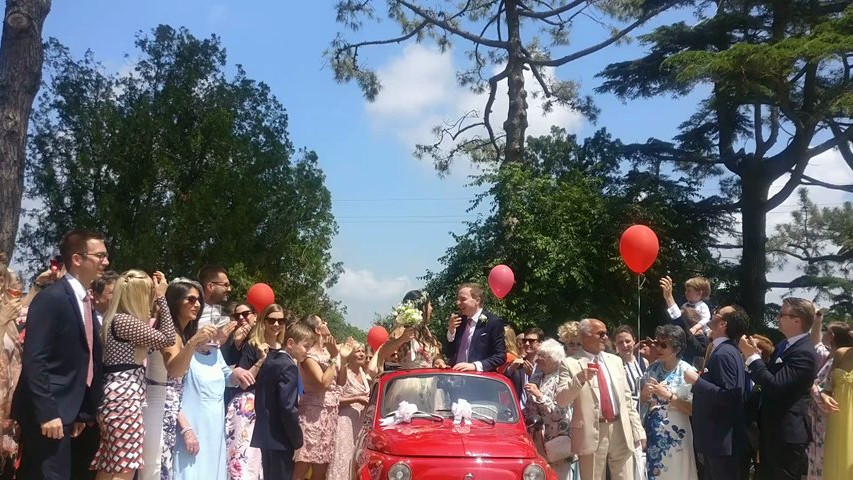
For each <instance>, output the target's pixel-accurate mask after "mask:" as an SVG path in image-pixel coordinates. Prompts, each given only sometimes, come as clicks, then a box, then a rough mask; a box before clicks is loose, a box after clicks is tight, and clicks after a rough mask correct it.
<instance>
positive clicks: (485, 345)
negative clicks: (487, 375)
mask: <svg viewBox="0 0 853 480" xmlns="http://www.w3.org/2000/svg"><path fill="white" fill-rule="evenodd" d="M481 315H485V316H486V317H487V318H488V320H487V321H485V322H481V321H479V320H478V319H472V321H476V322H477V325H476V326H475V327H474V336H473V337H471V344H470V345H469V347H468V362H471V363H473V362H482V364H483V371H484V372H494V371H495V370H497V368H498V367H500V366H501V365H503V364H504V363H506V343H505V341H504V322H503V320H501V318H500V317H498V316H497V315H495V314H494V313H491V312H489V311H488V310H483V313H482V314H481ZM467 320H468V319H467V318H466V317H462V324H461V325H459V328H457V329H456V336H455V337H454V338H453V341H452V342H450V344H449V345H448V346H447V358H448V360H449V361H450V364H451V365H453V364H455V363H456V353H457V352H458V351H459V344H460V343H461V341H462V337H463V336H464V335H465V325H466V323H465V322H466V321H467Z"/></svg>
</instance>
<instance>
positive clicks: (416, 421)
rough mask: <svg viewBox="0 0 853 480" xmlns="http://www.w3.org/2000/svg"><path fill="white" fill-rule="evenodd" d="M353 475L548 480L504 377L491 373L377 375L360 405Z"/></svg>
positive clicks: (361, 478)
mask: <svg viewBox="0 0 853 480" xmlns="http://www.w3.org/2000/svg"><path fill="white" fill-rule="evenodd" d="M352 478H353V479H354V480H410V479H417V480H510V479H512V480H556V478H557V477H556V475H555V474H554V471H553V470H552V469H551V468H550V467H549V466H548V464H547V462H546V461H545V459H544V458H542V457H541V456H540V455H539V454H538V453H537V452H536V447H535V446H534V444H533V441H532V440H531V438H530V435H528V433H527V430H526V427H525V424H524V420H523V418H522V416H521V412H520V411H519V403H518V398H517V397H516V395H515V390H514V389H513V387H512V384H510V383H509V381H508V379H507V378H506V377H505V376H503V375H498V374H495V373H473V372H471V373H467V372H466V373H463V372H454V371H451V370H437V369H423V370H399V371H393V372H388V373H384V374H382V375H381V376H380V377H379V379H378V381H377V382H376V384H375V385H374V386H373V390H372V392H371V396H370V402H369V403H368V405H367V408H366V409H365V415H364V421H363V425H362V428H361V432H360V433H359V435H358V439H357V441H356V450H355V455H354V458H353V477H352Z"/></svg>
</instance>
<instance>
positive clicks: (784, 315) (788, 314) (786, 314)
mask: <svg viewBox="0 0 853 480" xmlns="http://www.w3.org/2000/svg"><path fill="white" fill-rule="evenodd" d="M782 317H788V318H800V317H798V316H796V315H791V314H790V313H780V314H779V318H782Z"/></svg>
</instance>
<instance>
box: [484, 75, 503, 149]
mask: <svg viewBox="0 0 853 480" xmlns="http://www.w3.org/2000/svg"><path fill="white" fill-rule="evenodd" d="M508 75H509V65H507V67H506V68H504V69H503V71H502V72H500V73H498V74H497V75H495V76H493V77H492V78H490V79H489V99H488V100H487V101H486V109H485V110H484V111H483V123H484V124H485V125H486V131H488V132H489V141H491V142H492V146H493V147H495V152H497V154H498V155H500V151H501V149H500V147H498V141H497V139H496V138H495V131H494V129H493V128H492V122H491V120H490V117H491V115H492V105H494V104H495V95H496V94H497V92H498V82H499V81H501V80H503V79H505V78H506V77H507V76H508Z"/></svg>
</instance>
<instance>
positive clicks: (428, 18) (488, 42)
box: [398, 0, 509, 49]
mask: <svg viewBox="0 0 853 480" xmlns="http://www.w3.org/2000/svg"><path fill="white" fill-rule="evenodd" d="M398 1H399V3H400V5H403V6H404V7H406V8H408V9H409V10H411V11H412V12H414V13H415V14H416V15H418V16H419V17H421V18H423V19H424V22H426V23H428V24H430V25H435V26H436V27H439V28H441V29H442V30H446V31H448V32H450V33H452V34H454V35H456V36H458V37H462V38H464V39H465V40H468V41H469V42H474V43H479V44H482V45H485V46H487V47H492V48H503V49H506V48H509V43H508V42H501V41H498V40H492V39H489V38H484V37H482V36H477V35H474V34H472V33H469V32H466V31H464V30H460V29H458V28H456V27H454V26H453V25H451V24H450V23H448V22H447V21H444V20H439V19H437V18H435V17H433V16H432V15H430V14H429V13H428V12H426V11H424V10H423V9H421V8H419V7H418V6H417V5H412V4H411V3H409V2H407V1H405V0H398Z"/></svg>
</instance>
